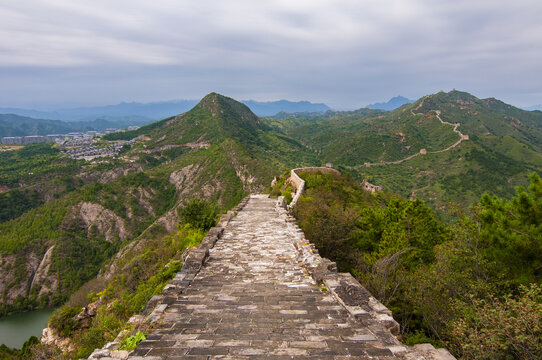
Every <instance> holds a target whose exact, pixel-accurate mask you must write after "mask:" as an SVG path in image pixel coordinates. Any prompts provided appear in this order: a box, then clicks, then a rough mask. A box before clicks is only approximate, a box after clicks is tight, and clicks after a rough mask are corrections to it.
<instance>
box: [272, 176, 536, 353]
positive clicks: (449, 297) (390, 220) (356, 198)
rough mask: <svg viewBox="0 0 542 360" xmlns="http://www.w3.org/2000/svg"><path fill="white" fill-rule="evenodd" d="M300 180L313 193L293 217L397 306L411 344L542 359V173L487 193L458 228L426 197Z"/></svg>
mask: <svg viewBox="0 0 542 360" xmlns="http://www.w3.org/2000/svg"><path fill="white" fill-rule="evenodd" d="M300 176H301V177H302V178H303V179H304V180H305V181H306V190H305V193H304V195H303V196H302V197H301V198H300V199H299V200H298V202H297V204H296V206H295V208H294V212H293V213H294V215H295V217H296V218H297V220H298V223H299V225H300V226H301V228H302V229H303V230H304V233H305V235H306V236H307V238H308V239H309V240H310V241H311V242H313V243H314V244H316V245H317V247H318V249H319V250H320V253H321V254H322V256H326V257H328V258H330V259H332V260H334V261H336V262H337V264H338V266H339V270H340V271H348V272H351V273H352V274H354V275H355V276H356V278H357V279H358V280H359V281H360V282H361V283H362V284H363V285H364V286H365V287H366V288H367V289H368V290H369V291H370V292H371V293H372V294H373V295H374V296H375V297H377V298H378V299H379V300H380V301H381V302H382V303H384V304H385V305H386V306H388V308H390V309H391V310H392V311H393V314H394V317H395V319H396V320H397V321H398V322H400V324H401V331H402V333H401V338H402V340H403V341H405V342H406V343H407V344H411V345H412V344H416V343H423V342H432V343H433V344H435V345H436V346H446V347H447V348H448V349H450V350H452V351H453V352H454V354H455V355H456V356H458V357H461V358H462V359H512V358H513V359H537V358H538V357H539V355H540V353H541V351H542V343H541V342H540V339H541V337H542V327H541V322H542V306H541V302H542V286H541V282H542V262H541V261H540V259H541V258H542V243H541V241H540V239H541V237H540V235H541V231H542V213H541V209H542V181H541V180H540V177H539V176H538V175H536V174H533V175H531V179H530V182H531V185H530V186H529V188H528V189H523V188H520V189H518V191H517V194H516V196H515V197H514V198H512V199H510V200H507V199H503V198H498V197H493V196H489V195H484V196H483V197H482V198H481V199H480V200H479V201H478V202H477V204H476V205H475V206H473V207H472V208H471V209H470V211H469V212H467V213H462V214H459V220H458V221H457V222H455V223H453V224H448V223H444V222H443V221H442V220H439V219H438V217H437V216H436V215H435V213H434V212H433V211H432V210H431V209H430V208H429V207H427V205H425V204H424V202H423V201H421V200H419V199H417V200H408V199H405V198H402V197H400V196H397V195H395V194H392V193H389V192H376V193H374V194H371V193H369V192H366V191H365V190H363V189H362V188H361V186H360V185H359V184H358V183H356V182H355V181H354V180H353V179H352V178H350V177H349V176H347V175H341V176H338V175H334V174H325V175H324V174H321V173H318V174H311V173H308V172H307V173H301V174H300ZM283 180H284V179H283ZM277 184H278V185H277V186H278V187H279V188H280V186H281V185H282V184H284V181H278V182H277ZM274 192H275V193H278V192H277V191H274Z"/></svg>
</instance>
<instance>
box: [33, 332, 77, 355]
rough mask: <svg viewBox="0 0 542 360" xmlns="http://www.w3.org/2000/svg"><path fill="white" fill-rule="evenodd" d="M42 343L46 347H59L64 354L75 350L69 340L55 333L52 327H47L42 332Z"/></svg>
mask: <svg viewBox="0 0 542 360" xmlns="http://www.w3.org/2000/svg"><path fill="white" fill-rule="evenodd" d="M40 342H41V343H42V344H44V345H48V346H53V347H57V348H59V349H60V350H62V351H63V352H69V351H73V350H74V347H73V345H72V344H71V343H70V339H69V338H64V337H62V336H60V335H58V334H56V333H55V331H54V330H53V329H51V328H50V327H46V328H45V329H43V331H42V332H41V339H40Z"/></svg>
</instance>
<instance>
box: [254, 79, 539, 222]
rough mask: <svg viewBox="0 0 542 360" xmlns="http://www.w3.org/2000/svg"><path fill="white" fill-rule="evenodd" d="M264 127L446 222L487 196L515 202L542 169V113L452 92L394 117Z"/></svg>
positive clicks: (363, 114) (363, 115) (291, 121)
mask: <svg viewBox="0 0 542 360" xmlns="http://www.w3.org/2000/svg"><path fill="white" fill-rule="evenodd" d="M265 121H266V122H267V123H269V124H270V125H272V126H274V127H275V128H278V129H282V131H284V132H285V133H286V134H288V135H290V136H292V137H294V138H296V139H298V140H299V141H300V142H302V143H303V144H305V145H306V146H308V147H310V148H311V149H313V150H314V151H315V152H317V153H318V155H319V158H320V159H321V160H322V162H331V163H333V164H334V165H335V166H337V167H338V168H340V169H341V170H342V171H346V172H348V173H350V174H351V175H352V176H353V177H354V178H355V179H357V180H358V181H361V180H363V179H368V180H369V181H370V182H371V183H374V184H377V185H382V186H384V187H385V188H386V189H388V190H390V191H393V192H396V193H399V194H401V195H403V196H405V197H412V198H421V199H423V200H424V201H426V202H427V203H428V204H429V205H430V206H431V207H432V208H434V209H437V210H438V211H439V212H445V213H448V214H450V213H451V211H453V208H454V207H455V206H457V205H459V206H460V207H461V208H463V209H466V208H467V206H468V205H470V204H473V203H474V202H476V200H477V199H479V198H480V196H481V195H482V194H483V193H484V192H490V193H492V194H495V195H499V196H504V197H511V196H513V195H514V192H515V187H516V186H518V185H523V186H527V185H528V181H527V178H528V175H529V174H530V173H531V172H533V171H534V172H538V171H539V170H540V168H541V166H542V148H541V147H542V113H540V112H529V111H524V110H521V109H518V108H515V107H513V106H511V105H508V104H505V103H503V102H501V101H498V100H496V99H478V98H476V97H474V96H472V95H470V94H468V93H464V92H460V91H455V90H454V91H451V92H449V93H445V92H440V93H437V94H433V95H429V96H426V97H424V98H422V99H419V100H418V101H416V102H414V103H413V104H408V105H405V106H403V107H401V108H399V109H397V110H394V111H391V112H376V111H375V110H369V109H365V110H364V109H360V110H358V111H355V112H336V113H328V114H326V115H325V116H315V117H304V118H299V117H296V118H283V119H265ZM460 134H463V135H465V138H464V139H463V140H462V139H461V135H460ZM450 203H454V204H455V205H453V206H451V207H450Z"/></svg>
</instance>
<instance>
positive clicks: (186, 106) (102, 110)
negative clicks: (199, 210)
mask: <svg viewBox="0 0 542 360" xmlns="http://www.w3.org/2000/svg"><path fill="white" fill-rule="evenodd" d="M242 102H243V103H244V104H246V105H247V106H248V107H249V108H250V109H251V110H252V111H253V112H254V113H255V114H256V115H258V116H270V115H274V114H276V113H278V112H281V111H284V112H325V111H327V110H329V109H330V108H329V107H328V106H327V105H325V104H313V103H311V102H309V101H298V102H293V101H288V100H279V101H267V102H261V101H254V100H245V101H242ZM197 103H198V101H197V100H171V101H161V102H152V103H140V102H129V103H127V102H123V103H120V104H116V105H107V106H95V107H79V108H67V109H56V110H51V111H40V110H30V109H19V108H0V114H15V115H20V116H26V117H32V118H38V119H49V120H62V121H89V120H95V119H97V118H103V119H106V120H115V119H119V118H120V119H122V118H124V119H126V118H134V119H135V120H137V119H139V120H140V121H141V120H159V119H163V118H165V117H168V116H173V115H177V114H181V113H184V112H186V111H188V110H190V109H191V108H192V107H194V106H195V105H196V104H197ZM149 122H150V121H149Z"/></svg>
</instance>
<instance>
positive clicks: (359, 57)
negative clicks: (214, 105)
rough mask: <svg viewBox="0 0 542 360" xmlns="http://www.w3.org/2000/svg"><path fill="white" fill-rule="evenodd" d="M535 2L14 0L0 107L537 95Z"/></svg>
mask: <svg viewBox="0 0 542 360" xmlns="http://www.w3.org/2000/svg"><path fill="white" fill-rule="evenodd" d="M541 15H542V3H540V1H534V0H516V1H514V2H510V1H505V0H494V1H487V0H479V1H476V2H473V1H464V0H456V1H453V2H451V1H444V0H380V1H378V2H376V1H369V0H335V1H330V0H316V1H315V0H313V1H308V0H298V1H295V2H294V1H289V0H272V1H266V2H256V1H253V0H252V1H249V0H230V1H219V0H202V1H199V2H193V1H186V0H184V1H179V0H161V1H158V2H152V3H151V2H149V1H143V0H116V1H107V0H94V1H84V2H82V1H72V0H41V1H29V0H19V1H17V2H12V3H10V4H3V5H2V8H0V24H1V25H0V40H1V41H0V77H1V79H2V83H3V84H2V85H3V86H2V87H1V89H0V106H19V105H21V106H23V105H29V104H30V105H32V104H33V105H35V106H43V105H44V104H59V105H64V104H65V105H69V104H80V105H85V104H104V103H116V102H118V101H130V100H138V101H153V100H164V99H172V98H179V97H184V98H197V97H200V96H202V95H204V94H205V93H206V92H208V91H222V92H224V93H226V94H227V95H230V96H233V97H236V98H239V99H248V98H255V99H259V100H269V99H279V98H288V99H292V100H296V99H309V100H313V101H323V102H326V103H328V104H329V105H331V106H336V107H351V108H354V107H359V106H362V105H364V104H366V103H369V102H373V101H379V100H384V99H386V98H389V97H391V96H394V95H397V94H402V95H404V96H408V97H411V98H415V97H419V96H422V95H424V94H427V93H430V92H436V91H438V90H440V89H441V88H443V89H449V88H452V87H455V88H458V89H464V90H467V91H472V92H474V93H475V94H476V95H479V96H496V97H500V98H502V99H503V100H506V101H509V102H512V103H516V104H518V105H529V104H534V103H542V98H541V92H542V89H541V85H540V84H542V72H540V71H539V64H540V63H542V20H540V19H542V16H541Z"/></svg>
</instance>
